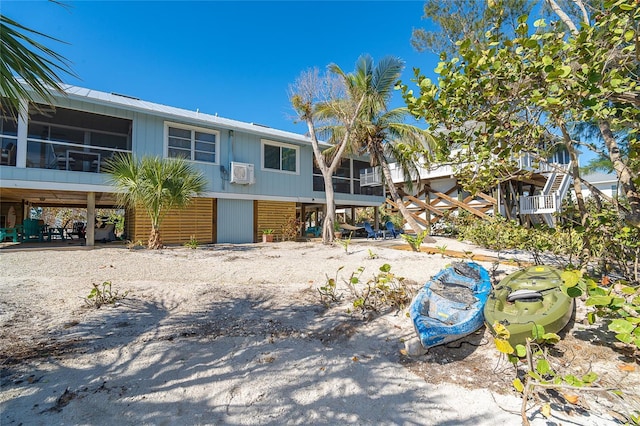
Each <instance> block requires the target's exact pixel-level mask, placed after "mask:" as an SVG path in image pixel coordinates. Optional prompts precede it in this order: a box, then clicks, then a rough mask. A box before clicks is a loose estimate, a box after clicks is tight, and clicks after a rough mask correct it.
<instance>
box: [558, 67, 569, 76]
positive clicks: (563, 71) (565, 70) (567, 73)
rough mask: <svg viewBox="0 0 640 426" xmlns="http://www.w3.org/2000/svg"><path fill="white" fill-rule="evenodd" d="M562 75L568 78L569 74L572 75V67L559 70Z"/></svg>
mask: <svg viewBox="0 0 640 426" xmlns="http://www.w3.org/2000/svg"><path fill="white" fill-rule="evenodd" d="M559 69H560V70H561V71H562V73H561V74H560V76H561V77H567V76H568V75H569V74H571V67H570V66H568V65H563V66H561V67H560V68H559Z"/></svg>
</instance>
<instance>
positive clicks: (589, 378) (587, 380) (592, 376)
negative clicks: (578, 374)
mask: <svg viewBox="0 0 640 426" xmlns="http://www.w3.org/2000/svg"><path fill="white" fill-rule="evenodd" d="M596 380H598V375H597V374H596V373H594V372H593V371H592V372H590V373H587V374H585V375H584V376H582V381H583V382H585V383H593V382H595V381H596Z"/></svg>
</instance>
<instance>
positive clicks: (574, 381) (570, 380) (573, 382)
mask: <svg viewBox="0 0 640 426" xmlns="http://www.w3.org/2000/svg"><path fill="white" fill-rule="evenodd" d="M564 381H565V382H567V384H568V385H570V386H582V385H583V384H584V383H582V380H580V379H578V378H577V377H576V376H574V375H572V374H568V375H566V376H564Z"/></svg>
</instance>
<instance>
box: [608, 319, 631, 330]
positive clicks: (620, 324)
mask: <svg viewBox="0 0 640 426" xmlns="http://www.w3.org/2000/svg"><path fill="white" fill-rule="evenodd" d="M608 328H609V331H613V332H614V333H631V332H632V331H633V329H634V328H635V326H634V325H633V324H631V323H630V322H629V321H627V320H624V319H615V320H613V321H611V322H610V323H609V327H608Z"/></svg>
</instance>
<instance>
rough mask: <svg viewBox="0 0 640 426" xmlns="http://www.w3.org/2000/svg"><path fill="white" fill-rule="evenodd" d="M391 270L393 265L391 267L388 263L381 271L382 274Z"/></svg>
mask: <svg viewBox="0 0 640 426" xmlns="http://www.w3.org/2000/svg"><path fill="white" fill-rule="evenodd" d="M390 270H391V265H389V264H388V263H385V264H384V265H382V266H381V267H380V271H382V272H389V271H390Z"/></svg>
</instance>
